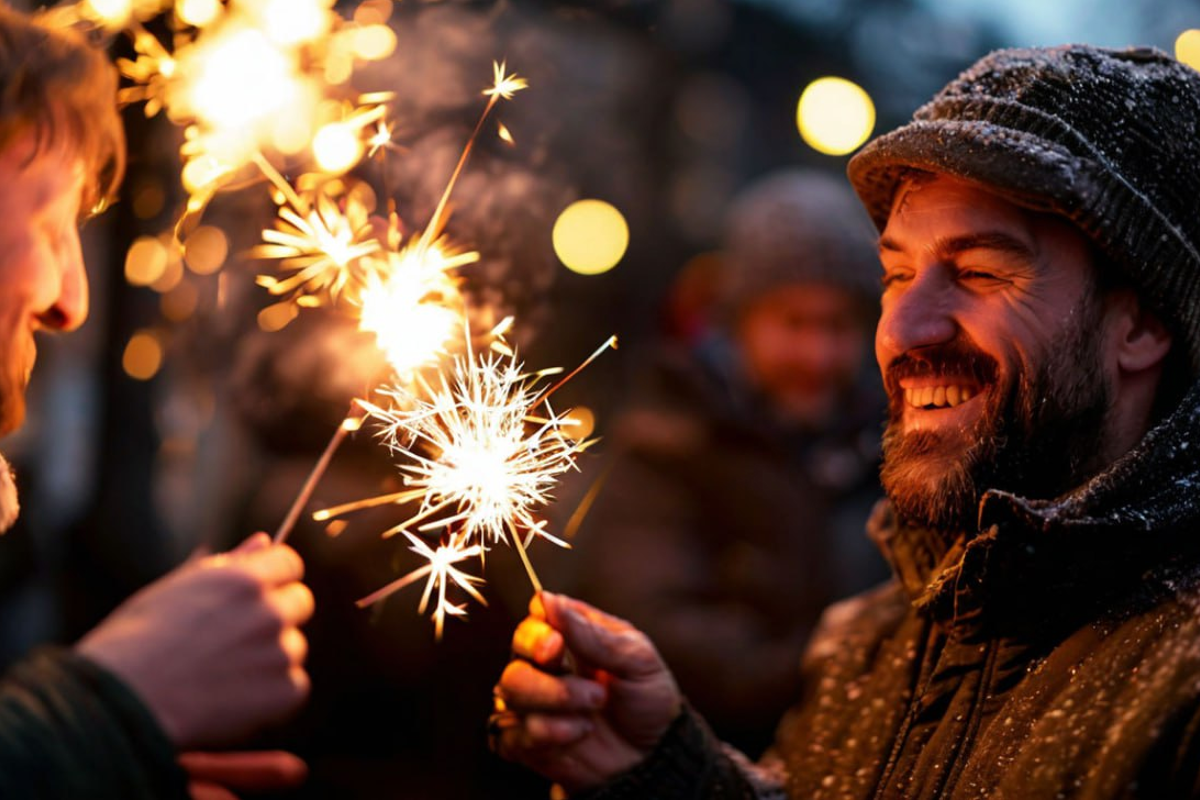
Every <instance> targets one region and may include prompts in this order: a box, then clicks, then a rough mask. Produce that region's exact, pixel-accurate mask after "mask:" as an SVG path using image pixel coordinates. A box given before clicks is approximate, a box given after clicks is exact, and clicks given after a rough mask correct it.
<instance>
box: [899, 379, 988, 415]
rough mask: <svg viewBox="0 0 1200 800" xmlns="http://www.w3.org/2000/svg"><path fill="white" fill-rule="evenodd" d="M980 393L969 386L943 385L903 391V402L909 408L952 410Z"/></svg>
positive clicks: (977, 389) (972, 386) (973, 386)
mask: <svg viewBox="0 0 1200 800" xmlns="http://www.w3.org/2000/svg"><path fill="white" fill-rule="evenodd" d="M979 393H980V388H979V387H978V386H975V385H971V384H953V383H951V384H945V385H942V386H920V387H914V388H908V389H905V390H904V402H905V403H906V404H907V405H908V406H909V407H910V408H919V409H922V410H930V409H937V408H954V407H955V406H959V405H962V404H963V403H965V402H967V401H968V400H970V399H971V398H972V397H974V396H976V395H977V394H979Z"/></svg>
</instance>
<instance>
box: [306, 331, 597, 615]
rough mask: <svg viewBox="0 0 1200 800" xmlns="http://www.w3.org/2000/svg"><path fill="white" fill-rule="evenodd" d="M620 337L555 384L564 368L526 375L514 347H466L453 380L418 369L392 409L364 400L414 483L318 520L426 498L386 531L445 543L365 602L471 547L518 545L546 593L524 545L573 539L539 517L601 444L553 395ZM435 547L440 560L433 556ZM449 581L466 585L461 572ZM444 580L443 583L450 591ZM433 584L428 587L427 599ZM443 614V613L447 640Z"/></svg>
mask: <svg viewBox="0 0 1200 800" xmlns="http://www.w3.org/2000/svg"><path fill="white" fill-rule="evenodd" d="M502 324H503V323H502ZM615 343H616V342H615V339H610V340H609V341H608V342H606V343H605V344H604V345H603V346H602V347H600V348H599V349H598V350H596V352H595V353H593V354H592V355H591V356H590V357H589V358H588V359H587V360H586V361H584V362H583V364H581V365H580V366H579V367H578V368H576V370H574V371H573V372H572V373H571V374H570V375H568V376H567V377H566V378H564V379H562V380H560V381H559V382H558V383H555V384H554V385H552V386H549V387H547V386H546V385H545V383H544V379H545V378H547V377H549V376H551V375H554V374H557V373H559V372H560V371H561V370H543V371H540V372H535V373H526V372H524V371H523V365H522V364H521V363H520V362H519V361H518V360H517V355H516V353H514V352H512V351H506V348H503V347H501V348H497V349H494V350H493V352H491V353H485V354H479V355H476V354H474V353H472V352H471V350H470V348H469V347H468V351H467V353H466V355H463V356H458V357H456V358H455V359H454V364H453V370H452V372H451V374H450V375H449V376H447V374H446V373H445V372H441V373H439V374H438V382H437V384H436V385H430V384H429V383H428V382H427V381H426V380H425V379H424V378H423V377H421V376H419V375H418V376H417V379H416V382H415V389H414V388H409V387H398V386H393V387H389V388H385V389H384V390H382V391H381V392H380V394H381V396H383V397H385V398H387V399H388V400H390V401H391V404H390V405H389V406H388V407H383V406H379V405H375V404H372V403H366V402H363V401H359V403H360V405H361V406H362V407H363V408H364V409H365V410H366V412H367V416H368V417H369V418H371V419H374V420H375V421H376V422H377V423H379V426H380V430H379V435H380V438H381V439H382V440H383V441H384V444H385V445H386V446H387V447H388V448H389V449H390V450H392V452H393V453H395V454H396V455H398V456H400V457H401V463H400V465H399V469H400V471H401V472H402V474H403V475H404V483H405V486H406V487H407V488H406V489H405V490H404V491H401V492H397V493H393V494H389V495H383V496H380V497H372V498H367V499H365V500H360V501H357V502H353V503H347V504H345V505H342V506H338V507H335V508H329V509H324V510H322V511H318V512H317V513H316V514H314V518H315V519H318V520H328V519H331V518H333V517H338V516H341V515H343V514H347V513H350V512H352V511H356V510H359V509H363V508H368V507H373V506H378V505H384V504H391V503H395V504H402V503H406V502H410V501H413V500H420V507H419V509H418V510H417V512H416V513H415V514H414V515H413V516H412V517H410V518H409V519H407V520H405V521H404V522H401V523H400V524H398V525H396V526H395V527H393V528H391V529H389V530H387V531H385V532H384V533H383V536H384V537H385V538H386V537H389V536H394V535H396V534H397V533H399V534H403V535H404V536H405V537H406V538H408V539H409V540H410V541H413V542H416V541H420V539H419V536H420V535H422V534H424V535H429V534H430V533H431V532H436V531H440V537H441V541H442V544H441V547H440V548H439V550H438V551H431V550H429V548H428V547H426V548H425V549H424V550H417V549H416V548H414V551H415V552H420V553H421V554H422V555H425V556H426V557H427V558H429V559H430V564H429V565H426V566H423V567H421V568H420V569H418V570H416V571H414V572H412V573H410V574H408V575H406V576H405V577H403V578H401V579H399V580H398V581H395V582H393V583H392V584H390V585H389V586H387V587H385V588H384V589H381V590H380V591H378V592H375V593H374V594H372V595H369V596H368V597H366V598H364V599H363V600H362V601H360V605H366V604H370V603H373V602H376V601H378V600H381V599H383V598H384V597H387V596H388V595H390V594H392V593H393V592H395V591H397V590H399V589H401V588H403V587H404V586H407V585H409V584H410V583H412V582H414V581H416V580H419V579H420V578H421V577H423V576H426V575H429V576H430V581H431V582H432V581H435V577H434V576H436V575H437V574H438V573H437V570H438V568H439V565H441V564H442V563H443V561H444V560H445V559H448V558H450V557H451V556H454V561H452V562H449V563H457V562H458V561H460V560H462V559H463V558H466V557H467V556H465V555H462V554H464V553H471V554H474V555H478V556H479V558H480V560H481V561H482V560H483V557H484V554H485V553H486V552H487V550H488V547H489V545H492V544H510V545H512V546H513V547H515V548H516V550H517V552H518V554H519V555H520V556H521V560H522V562H523V563H524V565H525V569H526V571H527V572H528V574H529V579H530V582H531V583H532V584H533V586H534V589H535V590H536V591H540V590H541V582H540V581H539V580H538V577H537V573H536V572H535V571H534V569H533V565H532V564H531V562H530V561H529V557H528V554H527V553H526V548H527V547H528V545H529V544H530V543H531V542H532V541H533V539H535V538H543V539H546V540H547V541H550V542H553V543H554V544H557V545H559V546H560V547H569V545H568V544H567V543H566V542H564V541H562V540H561V539H559V538H557V537H555V536H553V535H551V534H550V533H549V532H547V530H546V524H545V522H544V521H543V520H539V519H538V518H537V517H536V514H537V512H538V511H540V510H541V509H542V508H544V507H545V506H546V505H547V504H548V503H549V502H550V501H551V499H552V496H551V492H552V490H553V488H554V487H555V485H556V484H557V481H558V477H559V476H560V475H561V474H562V473H564V472H566V471H568V470H571V469H574V468H576V459H577V457H578V456H579V455H580V454H581V453H582V452H584V451H585V450H586V449H587V448H588V447H590V446H591V445H592V444H593V443H594V441H595V440H586V439H583V438H576V437H573V436H571V434H570V428H571V427H573V426H574V425H575V421H574V420H572V419H571V418H570V417H569V415H568V414H566V413H557V412H555V411H554V410H553V409H552V408H551V406H550V402H549V400H550V396H551V395H552V394H553V393H554V392H555V391H557V390H558V388H559V387H561V386H562V385H563V383H565V382H566V381H567V380H570V378H571V377H572V376H574V375H575V374H576V373H578V371H579V370H580V369H582V368H583V367H584V366H586V365H587V364H589V363H591V361H592V360H593V359H595V358H596V357H597V356H599V355H600V354H601V353H602V352H604V350H606V349H608V348H609V347H611V346H614V345H615ZM497 350H499V351H501V352H497ZM436 553H440V554H441V555H440V556H438V558H439V559H441V560H435V555H436ZM460 556H461V557H460ZM450 580H451V581H453V582H455V583H458V584H459V585H460V586H461V585H462V584H461V583H460V582H459V581H458V580H457V579H455V578H454V577H453V576H450ZM445 581H446V579H445V578H442V579H441V583H439V584H438V585H439V586H442V587H444V586H445V585H446V582H445ZM478 582H479V581H478V580H476V581H474V583H478ZM431 585H433V583H430V584H427V586H426V598H427V597H428V594H429V591H430V588H429V587H430V586H431ZM464 588H465V587H464ZM472 588H473V587H472ZM472 596H475V595H474V593H472ZM439 597H442V596H441V595H439ZM422 606H424V601H423V603H422ZM440 608H441V606H440V605H439V609H440ZM435 613H436V612H435ZM446 613H454V612H450V611H447V612H446ZM443 618H444V617H443V616H439V617H435V622H436V624H437V625H438V629H439V636H440V630H441V620H442V619H443Z"/></svg>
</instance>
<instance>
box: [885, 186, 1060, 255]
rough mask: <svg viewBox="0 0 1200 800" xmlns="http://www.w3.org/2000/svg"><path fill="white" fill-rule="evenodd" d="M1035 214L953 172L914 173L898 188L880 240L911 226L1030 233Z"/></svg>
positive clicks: (923, 229)
mask: <svg viewBox="0 0 1200 800" xmlns="http://www.w3.org/2000/svg"><path fill="white" fill-rule="evenodd" d="M1034 216H1036V215H1034V214H1033V213H1032V212H1029V211H1027V210H1026V209H1024V208H1022V207H1020V206H1018V205H1016V204H1015V203H1012V202H1010V201H1009V200H1007V199H1005V198H1004V197H1001V196H1000V195H999V194H997V193H995V192H994V191H991V190H990V189H988V187H986V186H984V185H982V184H979V183H975V182H973V181H968V180H965V179H963V178H959V177H956V176H953V175H945V174H940V173H931V172H914V173H912V174H909V175H906V176H905V177H904V178H903V179H902V180H901V183H900V186H899V188H898V189H897V190H896V194H895V196H894V198H893V200H892V209H891V212H890V213H889V215H888V223H887V226H886V227H885V229H884V232H883V235H882V237H881V239H882V240H888V239H892V238H895V236H896V235H897V234H898V233H900V232H902V231H904V230H905V229H909V228H911V229H913V232H914V233H916V232H923V231H928V230H930V229H940V228H950V229H952V228H962V229H963V230H962V231H961V232H963V233H966V232H969V231H970V230H972V229H975V228H979V227H986V228H989V229H995V228H998V229H1008V230H1011V232H1012V233H1013V234H1014V235H1031V234H1032V230H1031V225H1032V223H1033V217H1034Z"/></svg>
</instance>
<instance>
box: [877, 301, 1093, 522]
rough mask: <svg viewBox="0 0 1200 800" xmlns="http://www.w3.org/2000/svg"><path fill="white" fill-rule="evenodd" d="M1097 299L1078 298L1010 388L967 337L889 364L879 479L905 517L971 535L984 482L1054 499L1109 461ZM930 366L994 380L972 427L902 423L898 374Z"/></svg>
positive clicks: (922, 372)
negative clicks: (1034, 363) (1100, 440)
mask: <svg viewBox="0 0 1200 800" xmlns="http://www.w3.org/2000/svg"><path fill="white" fill-rule="evenodd" d="M1099 306H1100V304H1099V303H1098V302H1097V301H1096V300H1095V298H1094V297H1092V296H1091V295H1090V294H1089V295H1088V296H1086V297H1085V298H1084V299H1083V300H1081V301H1080V304H1079V307H1078V309H1077V313H1076V314H1074V315H1072V316H1073V320H1074V322H1073V324H1072V323H1068V327H1067V328H1066V329H1065V330H1063V332H1062V335H1061V336H1059V337H1055V341H1054V342H1053V344H1052V345H1051V347H1050V352H1049V354H1048V355H1047V357H1046V359H1045V360H1044V361H1043V362H1042V364H1041V365H1040V367H1038V368H1037V369H1036V371H1035V372H1034V374H1029V373H1028V372H1026V371H1022V372H1021V373H1019V374H1018V375H1016V377H1015V379H1014V380H1012V381H1011V384H1010V386H1009V388H1008V389H1007V391H1001V390H1000V387H999V386H998V385H997V383H996V381H997V376H998V369H997V365H996V362H995V360H994V359H992V358H991V357H990V356H988V355H986V354H984V353H982V352H981V351H979V349H978V348H977V347H975V346H974V345H973V344H972V343H971V342H970V341H966V340H962V339H956V340H955V341H954V342H951V343H949V344H947V345H945V346H939V347H936V348H932V347H931V348H926V349H924V350H923V351H922V352H920V354H919V355H912V354H905V355H903V356H900V357H899V358H897V359H896V360H895V361H893V362H892V364H890V365H889V366H888V370H887V375H886V376H885V381H886V383H887V386H888V397H889V424H888V428H887V431H886V432H885V433H884V437H883V457H884V460H883V468H882V471H881V480H882V482H883V487H884V490H885V491H886V492H887V495H888V498H889V499H890V500H891V502H892V506H893V508H894V509H895V512H896V516H897V518H898V520H899V521H900V522H901V523H902V524H907V525H915V526H920V527H926V528H930V529H932V530H935V531H939V532H942V533H944V534H945V535H946V536H947V537H949V538H953V537H956V536H958V535H959V534H963V533H967V534H970V533H973V532H974V531H975V529H976V527H977V525H978V513H979V501H980V498H981V497H982V495H983V493H984V492H985V491H987V490H989V489H1000V490H1004V491H1008V492H1012V493H1014V494H1018V495H1022V496H1025V497H1030V498H1040V499H1046V498H1053V497H1057V496H1058V495H1060V494H1062V493H1063V492H1065V491H1067V490H1068V489H1071V488H1073V487H1075V486H1077V485H1078V484H1080V483H1082V482H1083V480H1084V479H1086V478H1088V477H1090V476H1091V475H1093V474H1095V472H1097V471H1098V470H1099V469H1100V468H1101V467H1102V466H1103V464H1102V463H1099V462H1100V460H1101V453H1102V451H1103V448H1102V446H1099V445H1098V444H1097V442H1096V439H1097V437H1098V436H1104V435H1105V432H1106V427H1105V422H1106V419H1107V415H1108V410H1109V407H1110V403H1111V392H1110V388H1109V386H1108V383H1107V382H1106V381H1105V378H1104V375H1103V371H1102V367H1101V362H1100V345H1099V341H1098V337H1097V336H1096V331H1097V329H1098V327H1099V322H1100V311H1099ZM930 375H935V376H946V377H947V378H948V380H947V383H951V382H953V378H954V377H959V378H960V379H961V378H962V377H964V376H971V377H972V378H973V379H974V380H976V381H978V383H979V385H982V386H983V387H985V388H987V389H988V395H987V397H986V398H985V400H986V402H987V405H986V407H985V408H984V410H983V412H982V414H981V415H980V417H979V419H978V420H977V421H976V422H975V423H974V425H973V426H972V427H971V429H970V430H967V431H961V432H955V433H951V434H947V433H943V432H937V431H928V430H917V431H911V432H904V431H902V430H901V427H900V419H901V415H902V413H903V407H904V403H905V400H904V391H903V390H902V389H901V388H900V387H899V380H900V379H901V378H905V377H913V376H930ZM964 442H965V443H966V445H965V447H964V445H963V444H962V443H964Z"/></svg>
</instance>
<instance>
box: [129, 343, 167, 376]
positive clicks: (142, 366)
mask: <svg viewBox="0 0 1200 800" xmlns="http://www.w3.org/2000/svg"><path fill="white" fill-rule="evenodd" d="M162 360H163V349H162V344H160V343H159V341H158V337H157V336H155V335H154V334H153V333H151V332H150V331H138V332H137V333H135V334H134V335H133V336H132V337H131V338H130V339H129V343H128V344H127V345H125V354H124V355H123V356H122V357H121V366H122V367H123V368H124V370H125V374H126V375H128V376H129V377H131V378H136V379H137V380H139V381H148V380H150V379H151V378H153V377H154V376H155V375H156V374H157V373H158V370H159V368H160V367H162Z"/></svg>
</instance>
